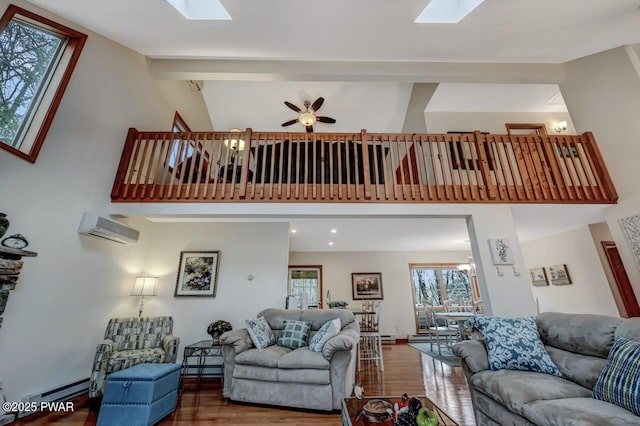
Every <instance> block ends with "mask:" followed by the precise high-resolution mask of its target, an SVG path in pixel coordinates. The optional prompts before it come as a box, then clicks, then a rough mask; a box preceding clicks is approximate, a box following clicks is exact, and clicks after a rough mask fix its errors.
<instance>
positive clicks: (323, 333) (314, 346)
mask: <svg viewBox="0 0 640 426" xmlns="http://www.w3.org/2000/svg"><path fill="white" fill-rule="evenodd" d="M341 329H342V324H341V323H340V318H336V319H333V320H331V321H329V322H326V323H325V324H324V325H323V326H322V327H320V330H318V332H317V333H316V334H315V336H313V339H311V342H310V343H309V350H310V351H311V352H322V348H323V347H324V344H325V343H327V340H329V339H331V338H332V337H334V336H337V335H338V333H340V330H341Z"/></svg>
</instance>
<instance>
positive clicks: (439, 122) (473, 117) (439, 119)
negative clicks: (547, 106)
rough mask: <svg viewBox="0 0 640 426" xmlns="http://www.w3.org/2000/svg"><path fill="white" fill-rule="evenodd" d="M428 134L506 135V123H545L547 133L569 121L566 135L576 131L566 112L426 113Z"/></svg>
mask: <svg viewBox="0 0 640 426" xmlns="http://www.w3.org/2000/svg"><path fill="white" fill-rule="evenodd" d="M424 117H425V120H426V122H427V132H429V133H447V132H451V131H467V132H472V131H474V130H480V131H482V132H489V133H497V134H502V135H504V134H506V133H507V128H506V127H505V123H545V124H546V127H547V133H548V134H550V135H554V134H556V133H555V132H554V130H553V128H554V127H555V125H556V123H557V122H558V121H562V120H566V121H567V131H566V132H565V134H568V135H574V134H575V129H574V128H573V123H572V122H571V117H570V116H569V113H566V112H430V111H425V113H424Z"/></svg>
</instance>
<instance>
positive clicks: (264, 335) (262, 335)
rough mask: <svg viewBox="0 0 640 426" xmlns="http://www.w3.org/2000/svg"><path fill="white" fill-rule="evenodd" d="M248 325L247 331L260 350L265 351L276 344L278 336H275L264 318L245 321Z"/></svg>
mask: <svg viewBox="0 0 640 426" xmlns="http://www.w3.org/2000/svg"><path fill="white" fill-rule="evenodd" d="M245 323H246V324H247V330H248V331H249V336H250V337H251V341H252V342H253V344H254V345H255V347H256V348H258V349H264V348H266V347H267V346H271V345H274V344H275V343H276V336H275V334H273V331H272V330H271V327H269V324H268V323H267V320H266V319H264V317H260V318H258V319H248V320H246V321H245Z"/></svg>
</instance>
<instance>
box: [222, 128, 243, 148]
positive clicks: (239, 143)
mask: <svg viewBox="0 0 640 426" xmlns="http://www.w3.org/2000/svg"><path fill="white" fill-rule="evenodd" d="M229 133H242V130H240V129H231V130H229ZM222 142H223V143H224V145H225V146H226V147H229V149H231V150H232V151H233V152H234V153H235V152H236V151H244V139H240V138H237V139H235V138H233V137H230V138H229V139H225V140H223V141H222Z"/></svg>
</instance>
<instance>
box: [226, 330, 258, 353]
mask: <svg viewBox="0 0 640 426" xmlns="http://www.w3.org/2000/svg"><path fill="white" fill-rule="evenodd" d="M220 343H221V344H222V345H231V346H233V349H234V350H235V352H236V354H239V353H240V352H244V351H246V350H247V349H251V348H252V347H253V342H252V341H251V336H249V331H248V330H247V329H246V328H240V329H238V330H231V331H227V332H226V333H224V334H222V336H220Z"/></svg>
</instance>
